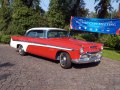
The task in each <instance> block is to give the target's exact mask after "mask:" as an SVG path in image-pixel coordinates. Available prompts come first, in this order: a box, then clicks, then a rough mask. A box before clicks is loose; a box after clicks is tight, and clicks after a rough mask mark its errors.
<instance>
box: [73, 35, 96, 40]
mask: <svg viewBox="0 0 120 90" xmlns="http://www.w3.org/2000/svg"><path fill="white" fill-rule="evenodd" d="M73 38H76V39H80V40H86V41H96V40H97V38H96V37H95V35H93V34H89V33H84V34H77V35H73Z"/></svg>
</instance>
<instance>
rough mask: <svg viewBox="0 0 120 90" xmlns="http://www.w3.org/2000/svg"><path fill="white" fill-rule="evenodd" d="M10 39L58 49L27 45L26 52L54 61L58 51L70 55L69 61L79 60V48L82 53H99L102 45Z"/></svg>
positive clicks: (66, 39) (70, 41)
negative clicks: (82, 50) (82, 49)
mask: <svg viewBox="0 0 120 90" xmlns="http://www.w3.org/2000/svg"><path fill="white" fill-rule="evenodd" d="M12 39H13V40H14V41H21V42H27V43H35V44H42V45H45V46H46V45H50V46H53V47H59V48H51V47H45V46H36V45H28V47H27V50H26V52H29V53H32V54H35V55H39V56H43V57H47V58H50V59H54V60H56V54H57V52H58V51H65V52H68V53H69V54H70V57H71V59H78V58H80V48H81V47H83V48H84V53H86V52H99V51H101V46H102V44H99V43H93V42H86V41H81V40H76V39H72V38H48V39H47V38H31V37H24V36H13V37H12ZM60 48H66V49H71V50H64V49H60Z"/></svg>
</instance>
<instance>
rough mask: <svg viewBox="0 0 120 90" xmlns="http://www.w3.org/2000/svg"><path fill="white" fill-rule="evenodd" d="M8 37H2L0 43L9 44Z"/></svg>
mask: <svg viewBox="0 0 120 90" xmlns="http://www.w3.org/2000/svg"><path fill="white" fill-rule="evenodd" d="M10 38H11V37H10V35H2V36H1V38H0V41H1V43H5V44H8V43H9V42H10Z"/></svg>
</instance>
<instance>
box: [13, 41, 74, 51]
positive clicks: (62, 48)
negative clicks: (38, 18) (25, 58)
mask: <svg viewBox="0 0 120 90" xmlns="http://www.w3.org/2000/svg"><path fill="white" fill-rule="evenodd" d="M13 41H18V42H26V43H29V45H36V46H43V47H49V48H56V49H61V50H68V51H73V50H74V49H71V48H64V47H58V46H53V45H48V44H40V43H36V42H28V41H21V40H13Z"/></svg>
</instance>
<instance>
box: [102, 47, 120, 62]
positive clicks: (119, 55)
mask: <svg viewBox="0 0 120 90" xmlns="http://www.w3.org/2000/svg"><path fill="white" fill-rule="evenodd" d="M103 57H107V58H110V59H112V60H119V61H120V51H117V50H115V49H112V48H109V47H104V50H103Z"/></svg>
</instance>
